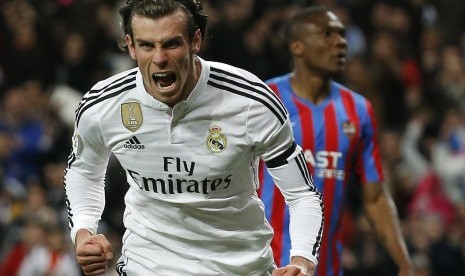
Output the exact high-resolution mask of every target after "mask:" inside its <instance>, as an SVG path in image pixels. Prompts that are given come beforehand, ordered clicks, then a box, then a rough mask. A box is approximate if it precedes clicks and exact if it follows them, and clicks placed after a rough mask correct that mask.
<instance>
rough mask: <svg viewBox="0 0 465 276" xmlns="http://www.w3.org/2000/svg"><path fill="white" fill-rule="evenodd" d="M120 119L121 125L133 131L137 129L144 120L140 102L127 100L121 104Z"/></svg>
mask: <svg viewBox="0 0 465 276" xmlns="http://www.w3.org/2000/svg"><path fill="white" fill-rule="evenodd" d="M121 120H123V125H124V126H125V127H126V128H127V129H129V130H130V131H132V132H134V131H136V130H137V129H139V127H140V126H141V125H142V122H143V121H144V119H143V118H142V110H141V108H140V103H138V102H129V103H123V104H121Z"/></svg>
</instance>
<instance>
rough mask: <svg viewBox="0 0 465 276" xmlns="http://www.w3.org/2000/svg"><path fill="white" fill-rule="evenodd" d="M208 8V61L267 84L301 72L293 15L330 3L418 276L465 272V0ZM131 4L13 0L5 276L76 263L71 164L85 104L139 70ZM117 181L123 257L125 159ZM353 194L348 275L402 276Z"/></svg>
mask: <svg viewBox="0 0 465 276" xmlns="http://www.w3.org/2000/svg"><path fill="white" fill-rule="evenodd" d="M202 2H203V3H204V7H205V9H206V10H207V12H208V14H209V28H210V29H209V34H208V37H207V39H206V43H205V45H204V49H203V50H202V53H201V56H202V57H204V58H205V59H211V60H216V61H222V62H226V63H230V64H233V65H236V66H239V67H242V68H244V69H247V70H250V71H251V72H253V73H255V74H257V75H258V76H259V77H261V78H262V79H264V80H265V79H268V78H270V77H273V76H276V75H279V74H282V73H285V72H287V71H288V70H289V69H290V64H289V61H290V59H289V56H288V54H287V52H286V49H285V48H284V47H283V44H282V38H281V29H280V26H281V24H282V23H283V22H284V21H285V19H286V18H287V16H288V15H289V14H291V13H292V12H293V11H295V10H296V9H299V8H300V7H302V6H303V5H308V4H323V5H326V6H328V7H330V8H332V9H333V10H334V11H335V12H336V13H337V14H338V15H339V16H340V17H341V19H342V20H343V22H344V23H345V24H346V26H347V40H348V43H349V62H348V68H347V71H346V73H345V74H344V75H343V76H341V77H340V78H339V79H338V80H339V81H341V82H342V83H344V84H346V85H347V86H348V87H349V88H352V89H353V90H356V91H358V92H360V93H362V94H364V95H365V96H366V97H368V98H369V99H370V100H371V101H372V102H373V105H374V107H375V111H376V115H377V119H378V125H379V130H380V131H379V132H380V133H379V134H380V136H379V139H380V145H381V151H382V156H383V166H384V171H385V174H386V179H387V185H388V186H389V189H390V191H391V193H392V195H393V198H394V200H395V203H396V205H397V208H398V210H399V215H400V218H401V226H402V231H403V232H404V235H405V237H406V240H407V244H408V248H409V251H410V252H411V254H412V258H413V262H414V265H415V268H416V275H465V1H463V0H436V1H434V0H431V1H428V0H398V1H394V0H393V1H376V0H320V1H303V0H300V1H299V0H288V1H285V0H203V1H202ZM121 3H122V2H121V1H116V0H113V1H112V0H103V1H97V0H29V1H28V0H0V97H1V101H0V105H1V107H0V275H1V276H3V275H5V276H7V275H8V276H9V275H14V274H12V273H13V272H12V271H14V269H15V268H17V267H18V266H21V265H24V262H22V260H23V257H24V256H25V254H26V253H27V252H32V251H34V250H33V249H37V248H41V249H42V250H43V251H42V252H54V254H51V255H50V256H53V260H50V264H51V265H52V266H53V265H56V260H59V258H56V257H57V256H69V258H70V259H71V260H74V256H73V254H74V253H73V250H72V245H71V244H70V243H69V237H68V229H67V215H66V207H65V204H64V196H63V184H62V182H63V169H64V167H65V164H66V160H67V156H68V153H69V150H70V146H71V145H70V142H71V134H72V125H73V115H74V109H75V108H76V106H77V104H78V102H79V101H80V98H81V97H82V95H83V94H84V93H85V92H86V91H87V90H88V89H89V88H90V87H91V86H92V85H93V84H94V83H95V82H96V81H98V80H100V79H102V78H105V77H107V76H110V75H112V74H114V73H116V72H120V71H122V70H125V69H128V68H130V67H133V66H134V63H133V61H132V60H130V59H129V58H128V56H127V55H126V54H124V53H122V52H120V51H119V49H118V47H117V41H120V38H121V32H120V30H119V25H118V20H119V18H118V16H117V12H116V8H117V7H118V6H120V5H121ZM107 177H108V178H107V187H106V190H107V205H106V208H105V211H104V214H103V220H102V223H101V225H100V232H102V233H105V234H107V235H108V237H109V238H110V239H111V240H112V243H113V245H114V251H115V253H116V254H118V253H119V246H120V245H121V242H120V238H121V235H122V231H123V226H122V223H121V214H122V211H123V208H124V206H123V202H122V200H123V196H124V192H125V190H126V189H127V184H126V183H125V176H124V174H123V172H122V171H121V168H120V167H119V164H118V162H117V161H116V160H114V159H111V161H110V166H109V170H108V173H107ZM353 191H354V193H351V195H350V196H349V197H348V199H347V204H348V208H346V210H347V211H346V213H345V218H346V219H345V220H344V223H343V227H344V228H345V229H346V230H345V231H344V239H345V242H346V249H345V250H344V255H343V264H344V267H345V268H346V271H347V272H346V275H349V276H352V275H357V276H358V275H377V276H383V275H395V267H394V265H393V263H392V260H391V259H390V258H389V256H387V255H386V253H385V251H384V250H382V248H381V247H380V246H379V243H378V242H377V241H376V238H375V237H374V235H373V233H372V231H371V229H370V226H369V224H368V223H367V221H366V219H365V217H364V216H363V215H362V214H361V212H360V210H361V208H360V200H359V194H358V193H357V192H358V190H357V187H356V186H355V185H354V187H353ZM349 207H350V208H349ZM47 256H48V255H47ZM29 260H31V259H29ZM42 263H43V262H42ZM28 265H34V262H33V261H32V262H29V263H28ZM64 265H68V266H69V271H73V269H75V266H76V264H75V263H73V262H69V263H68V264H64ZM113 265H114V264H113ZM114 274H115V272H114V271H110V272H109V273H108V275H114Z"/></svg>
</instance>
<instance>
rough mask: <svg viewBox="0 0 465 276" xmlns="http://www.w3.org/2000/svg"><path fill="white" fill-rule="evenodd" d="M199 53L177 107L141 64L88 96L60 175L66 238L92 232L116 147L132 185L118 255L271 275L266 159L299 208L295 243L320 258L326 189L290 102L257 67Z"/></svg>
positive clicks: (168, 270)
mask: <svg viewBox="0 0 465 276" xmlns="http://www.w3.org/2000/svg"><path fill="white" fill-rule="evenodd" d="M199 60H200V61H201V65H202V72H201V75H200V79H199V81H198V83H197V85H196V86H195V88H194V90H193V91H192V93H191V94H190V96H189V97H188V99H187V100H186V101H183V102H180V103H178V104H176V105H175V106H174V107H173V108H170V107H169V106H167V105H166V104H164V103H162V102H159V101H157V100H155V99H154V98H153V97H152V96H151V95H149V94H148V93H147V92H146V91H145V89H144V85H143V82H142V76H141V74H140V72H139V70H138V69H137V68H135V69H131V70H128V71H125V72H123V73H120V74H118V75H115V76H113V77H110V78H108V79H106V80H104V81H101V82H99V83H97V84H96V85H95V86H94V87H93V88H92V89H91V90H90V91H89V92H88V93H87V94H86V95H85V96H84V97H83V100H82V102H81V103H80V105H79V107H78V109H77V111H76V123H75V134H74V137H73V152H72V154H71V155H70V158H69V162H68V167H67V169H66V176H65V188H66V196H67V203H68V211H69V219H70V220H69V221H70V228H71V237H72V239H73V241H74V238H75V235H76V232H77V230H79V229H82V228H86V229H88V230H90V231H91V232H92V233H96V231H97V225H98V221H99V220H100V218H101V214H102V211H103V208H104V204H105V197H104V177H105V172H106V167H107V164H108V158H109V156H110V154H111V153H114V155H115V156H116V157H117V159H118V160H119V162H120V163H121V165H122V167H123V168H124V170H125V172H126V178H127V182H128V183H129V190H128V192H127V194H126V196H125V204H126V209H125V212H124V217H123V220H124V225H125V227H126V228H127V231H126V233H125V235H124V237H123V249H122V254H123V255H124V256H125V257H127V258H128V259H130V260H133V261H135V262H137V263H138V264H140V265H142V266H144V267H146V268H147V269H148V270H150V271H154V273H155V275H267V273H270V272H271V271H272V269H273V267H274V262H273V260H272V251H271V248H270V246H269V244H270V241H271V238H272V235H273V231H272V229H271V227H270V225H269V224H268V222H267V221H266V219H265V215H264V210H263V209H264V207H263V204H262V202H261V201H260V199H259V198H258V196H257V193H256V190H257V189H258V187H259V183H258V177H257V176H258V172H257V168H258V160H259V158H262V159H263V160H264V161H265V162H267V165H268V167H269V168H270V172H271V173H272V175H273V177H274V178H275V180H276V183H277V185H278V187H279V188H280V190H281V191H282V193H283V195H284V196H285V198H286V201H287V203H288V204H289V208H290V209H291V211H292V212H293V213H294V214H293V218H292V219H291V220H292V221H291V229H292V232H293V234H292V236H293V240H294V241H296V242H295V244H293V248H295V249H296V252H298V253H299V255H301V256H304V257H306V258H308V259H310V260H312V261H314V262H315V263H316V262H317V254H318V249H319V245H320V239H321V229H322V218H321V216H322V210H321V208H322V207H321V204H322V203H321V197H320V194H319V193H318V191H316V189H315V188H314V186H313V183H312V181H311V177H310V175H309V173H308V170H307V168H306V165H305V161H304V157H303V155H302V151H301V149H300V147H299V146H298V145H296V144H295V143H294V139H293V135H292V129H291V126H290V122H289V118H288V113H287V111H286V109H285V108H284V106H283V104H282V103H281V102H280V100H279V99H278V98H277V97H276V95H275V94H274V93H273V92H272V91H271V90H270V89H269V88H268V87H267V86H266V85H265V84H264V83H263V82H262V81H260V80H259V79H258V78H257V77H256V76H254V75H253V74H251V73H249V72H247V71H244V70H242V69H239V68H236V67H232V66H229V65H226V64H222V63H215V62H207V61H204V60H202V59H200V58H199ZM293 224H294V226H293Z"/></svg>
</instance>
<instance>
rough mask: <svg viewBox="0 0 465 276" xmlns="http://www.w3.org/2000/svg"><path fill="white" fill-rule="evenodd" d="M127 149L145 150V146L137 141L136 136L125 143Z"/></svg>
mask: <svg viewBox="0 0 465 276" xmlns="http://www.w3.org/2000/svg"><path fill="white" fill-rule="evenodd" d="M124 148H126V149H145V146H144V145H143V144H142V143H141V142H140V141H139V139H137V137H136V136H132V137H131V138H129V140H127V141H126V143H124Z"/></svg>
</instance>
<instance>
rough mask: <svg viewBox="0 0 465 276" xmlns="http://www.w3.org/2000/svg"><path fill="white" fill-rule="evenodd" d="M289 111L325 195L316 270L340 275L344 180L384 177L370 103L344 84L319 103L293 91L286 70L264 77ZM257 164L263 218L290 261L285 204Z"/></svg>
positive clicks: (278, 250)
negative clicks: (264, 216)
mask: <svg viewBox="0 0 465 276" xmlns="http://www.w3.org/2000/svg"><path fill="white" fill-rule="evenodd" d="M267 84H268V85H269V86H270V88H271V89H272V90H273V91H274V92H275V93H276V94H277V95H278V96H279V97H280V99H281V100H282V102H283V103H284V105H285V106H286V108H287V109H288V111H289V116H290V120H291V124H292V129H293V132H294V137H295V139H296V142H297V144H299V145H301V146H302V148H303V150H304V155H305V158H306V161H307V165H308V167H309V170H310V172H311V174H312V176H313V182H314V184H315V186H316V187H317V189H318V190H319V191H320V192H321V193H322V194H323V203H324V212H323V214H324V231H323V241H322V245H321V250H320V256H319V263H318V267H317V273H318V275H342V266H341V253H342V241H341V228H340V227H339V226H340V223H341V213H342V208H343V207H344V198H345V193H346V187H347V183H348V181H349V180H350V179H351V178H357V179H359V180H360V182H361V183H371V182H376V183H378V182H380V181H382V178H383V175H382V169H381V161H380V156H379V150H378V145H377V141H376V126H375V119H374V114H373V110H372V107H371V104H370V102H369V101H368V100H367V99H366V98H364V97H363V96H361V95H359V94H357V93H355V92H353V91H350V90H349V89H347V88H346V87H344V86H342V85H340V84H338V83H336V82H332V83H331V88H330V92H329V95H328V97H327V98H326V99H325V100H324V101H322V102H321V103H319V104H313V103H312V102H310V101H308V100H306V99H303V98H301V97H299V96H297V95H296V94H295V93H294V92H293V90H292V88H291V84H290V74H286V75H283V76H279V77H276V78H273V79H271V80H269V81H267ZM265 167H266V166H260V181H261V182H262V187H261V189H260V190H259V196H260V197H261V199H262V200H263V202H264V204H265V213H266V217H267V218H268V220H269V221H270V223H271V225H272V227H273V228H274V229H275V236H274V238H273V241H272V248H273V251H274V257H275V261H276V263H277V264H278V265H285V264H287V263H289V252H290V250H292V248H293V247H294V246H298V244H295V243H292V248H291V242H290V238H289V231H288V224H289V209H288V208H287V207H286V206H285V204H284V199H283V198H282V196H281V195H280V194H279V192H278V190H277V189H276V188H275V187H274V181H273V179H272V177H271V176H270V175H269V174H268V173H267V172H266V170H263V168H265Z"/></svg>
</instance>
